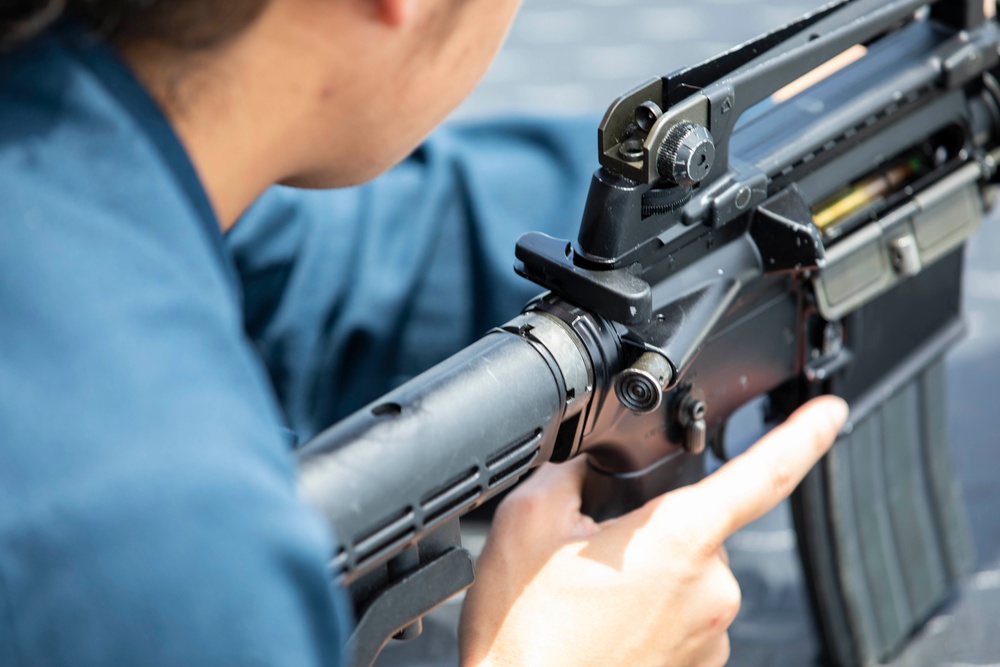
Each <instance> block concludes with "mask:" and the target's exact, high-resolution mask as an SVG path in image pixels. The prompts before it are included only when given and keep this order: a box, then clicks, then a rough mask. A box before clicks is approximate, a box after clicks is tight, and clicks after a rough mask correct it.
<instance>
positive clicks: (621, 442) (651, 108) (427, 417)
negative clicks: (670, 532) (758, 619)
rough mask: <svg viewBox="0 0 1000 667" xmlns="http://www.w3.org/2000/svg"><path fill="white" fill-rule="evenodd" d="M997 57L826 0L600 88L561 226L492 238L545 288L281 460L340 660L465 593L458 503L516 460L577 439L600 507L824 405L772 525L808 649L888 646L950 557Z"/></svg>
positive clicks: (466, 560) (976, 21)
mask: <svg viewBox="0 0 1000 667" xmlns="http://www.w3.org/2000/svg"><path fill="white" fill-rule="evenodd" d="M858 45H861V46H862V47H863V48H864V49H865V50H866V52H865V54H864V56H863V57H861V58H860V59H858V60H856V61H855V62H853V63H852V64H850V65H847V66H846V67H843V68H842V69H840V70H839V71H837V72H835V73H833V74H830V75H829V76H827V77H826V78H823V79H822V80H821V81H819V82H817V83H814V84H813V85H811V86H809V87H807V88H805V89H804V90H802V91H800V92H797V93H795V94H791V93H787V91H788V89H787V88H786V86H788V84H791V83H793V82H796V81H797V80H799V79H800V77H802V76H803V75H806V74H807V73H809V72H810V71H813V70H814V69H815V68H817V67H819V66H820V65H823V64H824V63H827V62H828V61H830V60H831V59H833V58H835V57H837V56H838V55H840V54H842V53H844V52H845V51H847V50H848V49H850V48H852V47H857V46H858ZM998 47H1000V28H998V26H997V24H996V23H995V21H993V20H987V19H986V18H985V17H984V13H983V7H982V3H981V2H979V0H936V1H934V0H932V1H930V2H928V0H840V1H838V2H834V3H832V4H829V5H827V6H825V7H823V8H821V9H819V10H817V11H816V12H813V13H811V14H808V15H806V16H804V17H802V18H801V19H799V20H798V21H795V22H793V23H791V24H789V25H786V26H784V27H782V28H779V29H777V30H775V31H773V32H771V33H769V34H767V35H764V36H763V37H760V38H758V39H757V40H754V41H752V42H749V43H747V44H745V45H743V46H740V47H737V48H736V49H733V50H731V51H729V52H726V53H724V54H722V55H720V56H718V57H717V58H715V59H713V60H710V61H708V62H706V63H703V64H701V65H698V66H695V67H691V68H689V69H685V70H681V71H679V72H676V73H674V74H671V75H669V76H667V77H664V78H662V79H654V80H652V81H650V82H648V83H646V84H644V85H642V86H640V87H638V88H636V89H635V90H633V91H631V92H629V93H627V94H625V95H623V96H622V97H620V98H619V99H618V100H616V101H615V102H614V103H613V104H612V105H611V107H610V108H609V109H608V112H607V114H606V115H605V117H604V119H603V121H602V122H601V124H600V126H599V129H598V156H599V162H600V165H601V168H600V169H598V171H597V172H596V173H595V175H594V177H593V181H592V184H591V190H590V194H589V197H588V202H587V205H586V207H585V210H584V214H583V220H582V223H581V228H580V232H579V236H578V239H577V241H576V242H575V243H571V242H568V241H566V240H560V239H554V238H550V237H548V236H545V235H542V234H537V233H536V234H527V235H525V236H524V237H522V238H521V240H520V241H519V242H518V245H517V251H516V258H517V263H516V269H517V271H518V272H519V273H520V274H521V275H523V276H525V277H527V278H529V279H531V280H533V281H534V282H536V283H538V284H539V285H541V286H542V287H544V288H546V289H547V290H549V291H548V292H546V293H545V294H543V295H541V296H540V297H538V298H537V299H536V300H534V301H532V302H531V303H530V304H529V305H528V306H527V307H526V308H525V310H524V312H523V313H522V314H521V315H520V316H519V317H517V318H515V319H514V320H512V321H511V322H508V323H507V324H505V325H503V326H501V327H498V328H497V329H495V330H493V331H491V332H490V333H488V334H487V335H486V336H484V337H483V338H482V339H481V340H479V341H478V342H477V343H475V344H473V345H472V346H470V347H468V348H466V349H465V350H463V351H461V352H459V353H458V354H456V355H454V356H453V357H451V358H450V359H448V360H446V361H444V362H443V363H441V364H440V365H438V366H436V367H435V368H433V369H431V370H429V371H427V372H426V373H424V374H422V375H420V376H418V377H417V378H415V379H413V380H411V381H410V382H408V383H407V384H405V385H403V386H401V387H400V388H398V389H396V390H395V391H393V392H391V393H389V394H388V395H386V396H385V397H383V398H382V399H380V400H379V401H376V402H375V403H373V404H371V405H370V406H368V407H367V408H365V409H363V410H361V411H359V412H357V413H355V414H354V415H352V416H350V417H348V418H347V419H345V420H344V421H342V422H341V423H339V424H337V425H335V426H333V427H332V428H330V429H329V430H327V431H325V432H324V433H322V434H320V435H319V436H317V437H316V438H315V439H314V440H313V441H311V442H310V443H308V444H307V445H306V446H305V447H303V448H302V449H300V450H299V453H298V456H299V463H300V473H301V478H300V479H301V481H300V485H301V489H302V492H303V494H304V495H305V497H306V498H307V499H308V500H309V501H311V502H312V503H313V504H315V505H316V506H317V507H318V508H319V509H320V510H321V511H322V512H323V513H324V515H325V516H326V517H327V519H328V520H329V523H330V526H331V528H332V529H333V531H334V532H335V534H336V535H337V536H338V538H339V544H340V547H339V550H338V552H337V553H336V554H334V556H333V559H332V561H331V565H330V568H331V575H332V577H333V579H334V580H335V582H336V583H338V584H339V585H343V586H346V587H347V588H348V590H349V592H350V594H351V597H352V599H353V602H354V605H355V611H356V615H357V619H358V623H357V627H356V629H355V632H354V634H353V635H352V637H351V639H350V641H349V648H350V651H351V654H352V659H353V660H354V663H355V664H357V665H368V664H370V663H371V662H372V661H373V660H374V659H375V657H376V656H377V654H378V652H379V651H380V650H381V648H382V646H383V645H384V643H385V642H386V641H387V639H388V638H389V637H392V636H396V637H399V638H407V637H411V636H414V635H415V634H418V633H419V627H420V626H419V619H420V617H421V616H422V615H423V614H425V613H427V612H428V611H430V610H431V609H433V608H434V607H435V606H437V605H438V604H440V603H441V602H443V601H444V600H446V599H447V598H448V597H450V596H452V595H453V594H455V593H457V592H459V591H461V590H464V589H465V588H466V587H468V586H469V585H471V583H472V581H473V576H474V575H473V568H472V560H471V558H470V556H469V554H468V553H467V552H466V551H465V550H463V549H462V548H461V537H460V534H459V531H458V517H459V516H460V515H462V514H463V513H465V512H467V511H469V510H471V509H472V508H474V507H477V506H479V505H480V504H482V503H483V502H485V501H486V500H488V499H489V498H491V497H494V496H496V495H497V494H499V493H501V492H503V491H505V490H506V489H508V488H510V487H511V486H512V485H513V484H514V483H516V481H517V480H518V479H519V478H520V477H522V476H523V475H524V474H525V473H527V472H528V471H529V470H530V469H531V468H533V467H535V466H537V465H539V464H541V463H542V462H544V461H564V460H567V459H569V458H571V457H574V456H577V455H581V454H586V455H587V456H588V461H589V476H588V479H587V482H586V485H585V493H584V508H585V510H586V511H587V512H588V513H589V514H591V515H592V516H595V517H597V518H605V517H610V516H614V515H617V514H620V513H622V512H626V511H628V510H630V509H633V508H635V507H637V506H639V505H641V504H642V503H644V502H645V501H646V500H648V499H650V498H652V497H655V496H656V495H659V494H661V493H663V492H664V491H667V490H669V489H672V488H676V487H677V486H680V485H683V484H687V483H690V482H692V481H695V480H697V479H699V478H700V477H701V476H703V475H704V460H703V458H704V456H705V452H706V450H712V451H713V452H715V453H716V454H717V455H719V456H722V457H725V451H724V449H725V425H726V422H727V420H728V418H729V417H730V416H731V415H732V414H733V413H734V412H735V411H736V410H737V409H738V408H740V407H741V406H743V405H745V404H746V403H748V402H749V401H751V400H753V399H755V398H758V397H760V396H766V397H767V413H768V416H769V418H771V419H780V418H782V417H783V416H785V415H788V414H790V413H791V412H792V411H793V410H794V409H795V408H796V407H797V406H799V405H801V404H802V403H804V402H805V401H807V400H808V399H809V398H811V397H813V396H816V395H819V394H823V393H835V394H838V395H840V396H842V397H844V398H845V399H847V400H848V401H849V402H850V404H851V408H852V415H851V423H850V425H849V426H848V427H847V428H845V430H844V432H843V433H842V434H841V436H840V437H839V439H838V444H837V445H836V446H835V448H834V449H833V450H832V452H831V453H830V454H829V455H828V456H827V457H826V458H825V459H824V460H823V462H821V464H820V465H818V466H817V467H816V469H815V470H814V471H813V472H812V473H810V475H809V476H808V477H807V478H806V480H805V481H804V482H803V484H802V485H801V486H800V488H799V489H798V490H797V491H796V493H795V495H794V496H793V513H794V518H795V524H796V531H797V535H798V542H799V549H800V555H801V558H802V562H803V565H804V567H805V569H806V573H807V577H806V578H807V580H808V582H809V585H810V597H811V601H812V605H813V609H814V617H815V619H816V622H817V627H818V629H819V632H820V635H821V637H822V640H823V646H824V653H825V659H826V660H827V662H829V663H830V664H834V665H865V664H873V663H874V662H875V661H877V660H881V659H884V658H885V657H887V656H889V655H891V654H893V653H894V652H896V651H898V650H899V648H900V647H902V646H903V645H904V644H905V642H906V639H907V638H908V637H909V636H910V634H911V633H912V632H913V631H914V630H915V629H916V628H918V627H919V626H920V624H921V623H922V622H923V621H924V620H926V619H927V618H928V616H929V615H930V613H931V612H932V611H933V610H934V609H935V608H936V607H937V606H938V605H939V604H941V603H942V601H943V600H944V599H945V598H946V597H947V595H948V593H949V591H950V590H951V588H952V587H953V585H954V583H955V582H957V581H958V580H959V579H961V578H962V577H963V576H964V575H966V574H967V573H968V572H969V571H970V569H971V567H972V564H973V561H974V555H973V552H972V547H971V542H970V539H969V535H968V529H967V527H966V521H965V517H964V510H963V507H962V504H961V502H960V500H959V496H958V492H957V489H956V487H955V484H954V481H953V475H952V473H951V471H950V464H949V462H948V439H947V433H946V422H945V414H944V404H945V403H944V380H943V372H942V357H943V355H944V353H945V351H946V350H947V349H948V348H949V347H950V346H951V345H953V344H954V343H955V342H956V341H957V340H958V338H959V337H961V335H962V333H963V323H962V311H961V298H960V297H961V281H962V265H963V255H962V250H963V247H964V244H965V242H966V241H967V240H968V239H969V238H970V237H971V236H972V234H973V233H974V232H975V230H976V228H977V227H978V225H979V222H980V219H981V217H982V214H983V211H984V209H985V208H986V206H987V204H988V202H989V201H990V199H991V197H990V196H991V192H992V189H993V188H992V185H991V184H992V183H993V182H994V181H995V180H996V177H997V160H998V159H1000V148H998V146H1000V83H998V81H997V78H996V75H997V70H998V67H1000V57H998ZM782 89H784V90H785V91H786V95H790V97H789V98H788V99H786V100H784V101H775V93H778V92H779V91H781V90H782Z"/></svg>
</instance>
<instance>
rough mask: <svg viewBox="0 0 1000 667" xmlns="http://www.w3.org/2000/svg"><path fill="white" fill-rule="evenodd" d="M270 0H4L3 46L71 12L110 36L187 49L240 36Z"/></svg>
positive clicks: (0, 4) (0, 19)
mask: <svg viewBox="0 0 1000 667" xmlns="http://www.w3.org/2000/svg"><path fill="white" fill-rule="evenodd" d="M267 2H268V0H0V47H2V48H6V49H9V48H12V47H14V46H17V45H19V44H22V43H24V42H26V41H28V40H30V39H31V38H33V37H35V36H37V35H39V34H41V33H43V32H44V31H45V30H46V29H48V28H49V26H51V25H52V24H53V23H55V22H56V21H58V20H59V19H60V18H62V17H63V16H64V15H72V16H73V17H75V18H77V19H79V20H81V21H82V22H83V23H84V24H85V25H88V26H89V27H90V28H92V29H94V30H95V31H96V32H98V33H99V34H100V35H102V36H105V37H108V38H111V39H150V40H156V41H159V42H162V43H165V44H168V45H170V46H174V47H177V48H180V49H185V50H197V49H205V48H210V47H212V46H216V45H218V44H221V43H222V42H225V41H226V40H227V39H229V38H230V37H233V36H235V35H236V34H238V33H239V32H240V31H241V30H243V29H244V28H245V27H247V26H248V25H249V24H250V23H252V22H253V20H254V19H255V18H257V16H259V15H260V13H261V12H262V11H263V9H264V7H265V6H266V5H267Z"/></svg>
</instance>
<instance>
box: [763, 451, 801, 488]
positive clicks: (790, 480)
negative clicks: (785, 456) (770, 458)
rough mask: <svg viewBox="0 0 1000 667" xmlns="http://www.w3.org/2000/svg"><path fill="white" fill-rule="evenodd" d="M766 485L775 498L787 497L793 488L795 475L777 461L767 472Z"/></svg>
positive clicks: (784, 463) (782, 463) (783, 463)
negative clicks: (769, 487)
mask: <svg viewBox="0 0 1000 667" xmlns="http://www.w3.org/2000/svg"><path fill="white" fill-rule="evenodd" d="M768 477H769V479H768V483H769V484H770V486H771V489H772V490H773V491H774V493H775V495H777V496H781V497H784V496H787V495H788V494H789V493H791V492H792V489H793V488H794V487H795V482H796V481H797V480H796V479H795V475H794V473H793V472H792V469H791V468H790V467H789V465H788V464H787V463H786V462H784V461H782V460H780V459H778V460H776V461H774V462H772V464H771V466H770V468H769V470H768Z"/></svg>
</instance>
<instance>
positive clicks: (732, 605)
mask: <svg viewBox="0 0 1000 667" xmlns="http://www.w3.org/2000/svg"><path fill="white" fill-rule="evenodd" d="M742 604H743V593H742V591H741V590H740V585H739V584H738V583H736V579H735V578H733V576H732V575H731V574H730V575H729V583H728V585H727V586H726V587H725V588H724V589H723V591H722V594H721V598H720V601H719V610H720V612H721V613H722V619H723V622H724V623H725V625H726V627H727V628H728V627H729V626H730V625H732V623H733V621H735V620H736V616H737V615H738V614H739V613H740V607H741V606H742Z"/></svg>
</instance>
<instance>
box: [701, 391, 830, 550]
mask: <svg viewBox="0 0 1000 667" xmlns="http://www.w3.org/2000/svg"><path fill="white" fill-rule="evenodd" d="M847 412H848V408H847V403H845V402H844V401H843V400H842V399H840V398H837V397H835V396H824V397H821V398H817V399H813V400H812V401H810V402H808V403H806V404H805V405H803V406H802V407H801V408H799V409H798V410H796V411H795V412H794V413H793V414H792V415H791V416H790V417H789V418H788V419H787V420H786V421H785V422H784V423H783V424H781V425H780V426H778V427H777V428H775V429H773V430H772V431H771V432H770V433H768V434H767V435H765V436H764V437H763V438H761V439H760V441H758V442H757V444H755V445H753V446H752V447H751V448H750V449H748V450H747V451H746V452H745V453H744V454H741V455H740V456H738V457H736V458H735V459H733V460H732V461H730V462H729V463H727V464H725V465H724V466H722V468H720V469H719V470H718V471H716V472H715V473H713V474H712V475H709V476H708V477H707V478H705V479H703V480H702V481H701V482H698V484H696V485H695V486H694V487H692V489H691V490H692V491H694V492H695V493H697V494H699V495H701V494H704V495H705V498H704V500H703V505H704V506H705V507H706V509H709V508H710V509H709V512H710V513H711V514H712V516H709V517H706V518H707V524H706V525H712V526H716V527H718V530H719V534H718V537H719V540H720V541H721V540H724V539H725V538H726V537H728V536H729V535H730V534H732V533H733V532H735V531H736V530H738V529H739V528H742V527H743V526H745V525H746V524H748V523H750V522H751V521H753V520H754V519H757V518H758V517H760V516H762V515H763V514H766V513H767V512H768V511H770V510H771V509H773V508H774V507H775V505H777V504H778V503H780V502H781V501H782V500H784V499H785V498H787V497H788V496H789V495H790V494H791V493H792V491H794V490H795V487H796V486H798V484H799V482H801V481H802V478H803V477H805V476H806V473H808V472H809V470H810V469H811V468H812V467H813V465H815V464H816V462H817V461H819V459H820V458H822V457H823V455H824V454H826V452H827V450H829V449H830V446H831V445H832V444H833V442H834V440H836V439H837V434H838V433H839V432H840V429H841V428H842V427H843V426H844V423H845V422H846V421H847Z"/></svg>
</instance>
